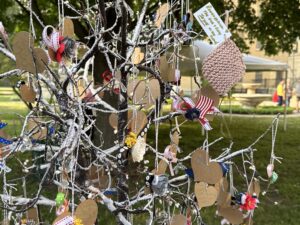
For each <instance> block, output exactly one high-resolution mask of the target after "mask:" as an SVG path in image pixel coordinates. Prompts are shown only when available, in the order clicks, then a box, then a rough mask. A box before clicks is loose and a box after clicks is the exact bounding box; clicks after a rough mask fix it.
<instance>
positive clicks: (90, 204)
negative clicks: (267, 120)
mask: <svg viewBox="0 0 300 225" xmlns="http://www.w3.org/2000/svg"><path fill="white" fill-rule="evenodd" d="M97 215H98V206H97V203H96V202H95V201H94V200H92V199H87V200H85V201H83V202H81V203H80V204H79V205H78V206H77V208H76V211H75V217H76V218H79V219H80V220H81V221H82V223H83V224H84V225H93V224H95V221H96V219H97Z"/></svg>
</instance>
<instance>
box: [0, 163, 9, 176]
mask: <svg viewBox="0 0 300 225" xmlns="http://www.w3.org/2000/svg"><path fill="white" fill-rule="evenodd" d="M0 170H4V171H5V172H6V173H9V172H10V171H11V168H9V167H8V166H6V165H5V164H4V163H3V162H0Z"/></svg>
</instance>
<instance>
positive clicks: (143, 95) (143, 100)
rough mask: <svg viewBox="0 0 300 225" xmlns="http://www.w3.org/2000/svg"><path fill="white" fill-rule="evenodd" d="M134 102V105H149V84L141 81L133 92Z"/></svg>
mask: <svg viewBox="0 0 300 225" xmlns="http://www.w3.org/2000/svg"><path fill="white" fill-rule="evenodd" d="M132 101H133V103H134V104H139V105H146V104H147V103H148V96H147V84H146V81H145V80H140V81H139V82H138V83H137V85H136V86H135V88H134V90H133V95H132Z"/></svg>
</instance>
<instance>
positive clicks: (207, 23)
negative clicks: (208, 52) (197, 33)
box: [194, 3, 231, 45]
mask: <svg viewBox="0 0 300 225" xmlns="http://www.w3.org/2000/svg"><path fill="white" fill-rule="evenodd" d="M194 16H195V18H196V19H197V21H198V22H199V23H200V25H201V27H202V28H203V30H204V31H205V33H206V34H207V36H208V37H209V39H210V40H211V41H212V42H213V44H214V45H216V44H219V43H221V42H223V41H224V40H225V39H227V38H229V37H230V36H231V33H230V32H229V30H228V28H227V27H226V25H225V24H224V22H223V21H222V20H221V18H220V16H219V15H218V13H217V12H216V10H215V9H214V7H213V6H212V4H211V3H207V4H206V5H205V6H203V7H202V8H201V9H199V10H198V11H197V12H195V13H194Z"/></svg>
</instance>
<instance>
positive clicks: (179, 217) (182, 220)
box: [170, 214, 187, 225]
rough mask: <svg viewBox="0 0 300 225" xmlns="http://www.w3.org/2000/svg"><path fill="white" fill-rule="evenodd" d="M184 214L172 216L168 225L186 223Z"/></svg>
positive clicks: (182, 224)
mask: <svg viewBox="0 0 300 225" xmlns="http://www.w3.org/2000/svg"><path fill="white" fill-rule="evenodd" d="M186 221H187V218H186V216H184V215H182V214H179V215H174V216H173V217H172V220H171V223H170V225H186Z"/></svg>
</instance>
